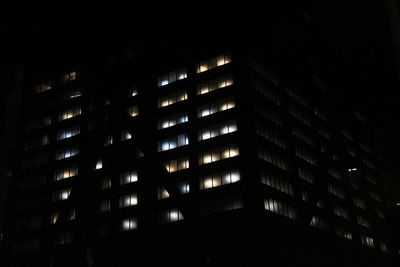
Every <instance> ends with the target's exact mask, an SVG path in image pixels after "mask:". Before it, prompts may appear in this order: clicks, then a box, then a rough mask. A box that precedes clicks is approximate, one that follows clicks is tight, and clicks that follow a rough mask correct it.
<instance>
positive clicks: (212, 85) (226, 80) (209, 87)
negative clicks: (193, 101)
mask: <svg viewBox="0 0 400 267" xmlns="http://www.w3.org/2000/svg"><path fill="white" fill-rule="evenodd" d="M232 84H233V78H232V74H227V75H224V76H221V77H218V78H216V79H212V80H209V81H206V82H202V83H200V84H198V85H197V95H204V94H207V93H209V92H212V91H214V90H217V89H220V88H224V87H227V86H230V85H232Z"/></svg>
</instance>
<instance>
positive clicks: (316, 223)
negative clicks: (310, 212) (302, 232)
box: [310, 216, 328, 230]
mask: <svg viewBox="0 0 400 267" xmlns="http://www.w3.org/2000/svg"><path fill="white" fill-rule="evenodd" d="M310 225H311V226H313V227H315V228H318V229H321V230H327V229H328V225H327V223H326V222H325V221H324V220H323V219H322V218H321V217H318V216H312V218H311V222H310Z"/></svg>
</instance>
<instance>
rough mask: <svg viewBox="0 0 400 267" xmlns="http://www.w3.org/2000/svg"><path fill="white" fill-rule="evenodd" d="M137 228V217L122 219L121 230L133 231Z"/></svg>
mask: <svg viewBox="0 0 400 267" xmlns="http://www.w3.org/2000/svg"><path fill="white" fill-rule="evenodd" d="M135 229H137V219H136V218H126V219H123V220H122V221H121V231H122V232H125V231H131V230H135Z"/></svg>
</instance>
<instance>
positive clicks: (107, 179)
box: [100, 177, 111, 190]
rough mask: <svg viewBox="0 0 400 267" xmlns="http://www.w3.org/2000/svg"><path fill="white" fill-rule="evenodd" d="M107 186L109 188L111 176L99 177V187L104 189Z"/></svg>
mask: <svg viewBox="0 0 400 267" xmlns="http://www.w3.org/2000/svg"><path fill="white" fill-rule="evenodd" d="M108 188H111V178H110V177H105V178H103V179H101V181H100V189H101V190H104V189H108Z"/></svg>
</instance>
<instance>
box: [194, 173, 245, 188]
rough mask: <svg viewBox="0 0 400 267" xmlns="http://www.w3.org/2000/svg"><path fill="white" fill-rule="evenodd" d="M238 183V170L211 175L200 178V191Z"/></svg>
mask: <svg viewBox="0 0 400 267" xmlns="http://www.w3.org/2000/svg"><path fill="white" fill-rule="evenodd" d="M238 181H240V173H239V171H238V170H232V171H227V172H222V173H217V174H212V175H208V176H205V177H201V178H200V190H203V189H209V188H213V187H218V186H221V185H226V184H232V183H236V182H238Z"/></svg>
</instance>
